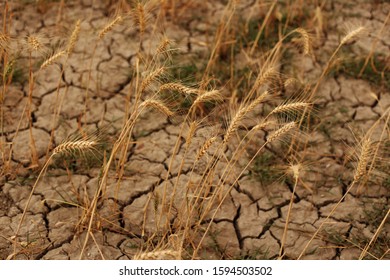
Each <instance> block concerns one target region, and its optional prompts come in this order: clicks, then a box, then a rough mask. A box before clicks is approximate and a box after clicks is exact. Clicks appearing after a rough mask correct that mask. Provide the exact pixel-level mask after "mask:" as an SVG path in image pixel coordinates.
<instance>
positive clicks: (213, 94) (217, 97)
mask: <svg viewBox="0 0 390 280" xmlns="http://www.w3.org/2000/svg"><path fill="white" fill-rule="evenodd" d="M221 100H222V95H221V92H220V91H219V90H212V91H206V92H204V93H202V94H200V95H199V96H198V97H197V98H196V99H195V101H194V103H193V104H192V106H191V108H196V106H197V105H199V104H200V103H203V102H208V101H221Z"/></svg>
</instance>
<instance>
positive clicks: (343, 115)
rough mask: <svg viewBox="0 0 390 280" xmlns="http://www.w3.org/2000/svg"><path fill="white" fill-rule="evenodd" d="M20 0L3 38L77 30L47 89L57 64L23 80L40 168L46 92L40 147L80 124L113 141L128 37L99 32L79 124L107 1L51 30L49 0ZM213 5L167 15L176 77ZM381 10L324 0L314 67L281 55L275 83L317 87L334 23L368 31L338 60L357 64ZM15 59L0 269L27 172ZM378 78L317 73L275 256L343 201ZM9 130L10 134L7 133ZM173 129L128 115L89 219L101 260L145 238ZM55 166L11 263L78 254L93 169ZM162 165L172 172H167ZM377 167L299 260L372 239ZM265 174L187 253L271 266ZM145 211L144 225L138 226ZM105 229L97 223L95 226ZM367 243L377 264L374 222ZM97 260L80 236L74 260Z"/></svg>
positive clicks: (152, 117)
mask: <svg viewBox="0 0 390 280" xmlns="http://www.w3.org/2000/svg"><path fill="white" fill-rule="evenodd" d="M25 2H27V1H11V2H10V8H11V11H12V12H13V21H12V24H11V26H10V28H11V30H10V33H11V35H12V36H15V37H21V36H24V35H27V34H33V33H36V32H42V33H45V34H47V35H49V36H53V37H52V39H51V41H50V42H49V43H50V44H51V45H55V44H56V41H58V42H60V41H61V38H58V34H59V33H60V34H62V33H61V32H63V34H69V32H71V30H72V28H73V26H74V23H75V22H76V20H78V19H81V20H82V24H81V36H80V40H79V41H78V42H77V44H76V46H75V50H74V53H73V54H72V55H71V56H70V58H69V60H68V62H67V63H68V67H67V68H66V71H65V73H64V74H63V77H62V79H61V81H60V83H59V81H58V77H59V73H60V69H59V67H58V65H57V66H51V67H48V68H46V69H43V70H41V71H40V72H39V74H38V75H37V76H36V86H35V88H34V92H33V97H32V98H33V100H32V112H33V129H32V134H33V136H34V139H35V146H36V151H37V155H38V157H39V159H40V163H41V164H43V163H44V161H45V159H46V156H45V155H46V152H47V149H48V145H49V141H50V133H51V128H52V125H53V123H52V120H53V113H54V109H55V106H54V105H53V104H55V102H56V98H57V87H58V86H59V87H60V89H59V93H60V96H61V98H64V102H63V105H62V108H61V113H60V120H59V122H58V123H57V124H55V125H56V130H55V135H54V142H55V143H56V144H57V145H58V144H60V143H61V141H63V139H65V138H66V137H67V135H69V133H71V132H72V131H75V130H76V129H77V127H78V124H79V123H80V122H82V123H83V124H84V127H89V128H91V129H94V128H96V127H97V126H101V125H104V124H107V123H109V124H110V129H109V135H111V136H112V135H115V133H117V132H118V131H117V130H118V129H119V128H120V127H121V125H122V123H121V121H122V118H123V116H124V114H125V113H126V112H125V110H126V108H125V107H124V106H123V105H124V104H125V103H126V98H127V94H128V89H129V84H130V81H131V71H132V70H131V69H132V68H133V67H134V63H135V62H134V61H135V55H136V52H137V49H138V43H137V42H138V38H137V34H136V32H135V31H134V29H133V28H131V26H130V23H129V24H127V23H123V24H120V25H118V26H116V27H115V28H113V29H112V30H111V31H110V33H109V34H108V35H107V36H106V37H105V38H104V40H102V41H101V43H100V44H99V45H98V47H97V48H96V51H95V57H94V60H93V62H92V69H93V75H92V78H91V81H90V85H91V86H90V90H89V93H88V94H89V99H88V107H87V114H86V117H85V118H84V119H83V120H80V116H82V115H83V112H84V110H85V102H84V101H85V91H86V90H85V89H86V85H87V83H88V68H89V65H88V63H89V62H90V60H89V58H90V56H91V53H92V46H93V44H94V42H95V38H96V34H97V32H98V31H99V30H100V29H101V28H102V27H103V26H105V25H106V24H107V22H109V21H110V19H111V18H110V17H109V16H108V15H110V14H112V12H113V11H112V10H108V9H107V6H106V3H105V2H107V1H89V0H81V1H66V2H67V3H66V5H65V7H64V9H63V11H62V17H61V19H60V21H59V24H58V3H54V2H53V3H50V2H49V4H47V5H41V6H40V5H37V4H34V3H33V4H26V3H25ZM195 2H197V1H195ZM199 2H203V1H199ZM209 2H210V3H211V1H209ZM223 2H224V1H213V4H204V5H200V4H199V5H198V6H197V5H195V7H199V10H197V9H196V8H194V9H193V13H192V14H188V13H184V14H183V13H179V14H178V16H177V18H175V19H168V20H167V22H166V35H167V36H168V37H169V38H170V39H172V40H174V41H175V46H176V47H177V48H178V49H179V50H178V51H177V53H176V54H175V55H174V61H179V62H180V65H181V66H182V67H183V68H184V69H186V70H188V71H189V72H191V71H192V72H191V73H189V74H188V75H194V72H193V71H194V70H193V68H191V67H194V65H197V64H199V63H202V59H203V60H205V59H207V54H208V53H209V45H210V44H211V42H212V34H213V33H214V32H215V30H216V26H217V22H218V15H219V14H220V13H222V10H223V8H224V5H223ZM298 2H299V1H298ZM301 2H302V1H301ZM256 3H257V1H240V4H239V8H238V11H237V14H240V15H242V16H243V17H252V18H253V20H256V18H257V17H260V18H262V17H263V13H262V12H260V11H261V7H259V6H258V5H257V4H256ZM355 3H356V4H355ZM200 7H202V9H200ZM1 10H3V7H1ZM178 11H180V10H179V9H178ZM309 12H310V11H309ZM389 12H390V4H389V3H386V1H341V0H340V1H337V0H329V1H326V4H325V6H324V8H323V17H324V24H325V25H326V28H324V32H320V34H319V35H320V38H319V39H318V42H317V46H316V48H315V50H314V54H315V58H314V57H303V56H292V57H291V60H290V64H289V65H287V64H286V65H283V66H282V67H281V69H280V71H281V72H283V73H284V74H286V75H294V76H296V77H298V78H299V79H301V80H302V81H303V82H311V81H314V80H315V79H316V78H318V76H319V75H320V72H321V69H322V67H323V66H324V63H326V61H327V59H328V58H329V56H330V54H331V53H332V51H333V50H334V48H335V47H336V46H337V45H338V43H339V40H340V38H341V37H342V34H343V29H342V27H343V23H345V22H356V21H357V22H360V23H362V24H363V25H365V26H366V27H367V28H368V30H370V32H368V34H365V35H364V36H363V37H362V38H361V39H359V40H356V42H355V43H354V44H349V45H347V46H346V48H345V49H344V50H343V51H344V54H345V55H348V58H349V59H357V58H359V59H362V58H365V57H366V56H367V54H368V52H369V51H370V49H371V45H372V43H373V42H374V41H375V40H376V39H375V38H377V32H379V30H381V28H382V26H383V24H384V22H385V20H386V17H387V15H388V13H389ZM259 22H261V21H259ZM388 25H389V24H387V27H386V28H385V30H384V33H383V34H382V36H381V38H380V40H378V41H377V43H376V48H375V51H376V54H377V55H378V56H382V57H385V58H387V63H389V51H390V33H389V28H388ZM64 27H65V29H66V32H67V33H66V32H65V31H64ZM303 27H305V26H303ZM54 36H55V37H54ZM66 36H67V35H66ZM64 37H65V35H64ZM158 40H159V38H154V37H148V34H146V35H145V39H144V42H143V44H144V48H145V49H148V48H149V47H150V46H154V45H157V44H158ZM22 56H23V54H22ZM39 59H40V58H39V55H37V59H36V62H37V63H40V62H41V61H42V60H39ZM243 60H244V59H243V57H241V56H239V55H238V56H237V65H239V63H243ZM20 61H21V62H20V67H21V68H20V70H21V71H20V73H18V76H17V78H18V80H17V82H14V83H12V85H11V86H10V88H9V90H8V93H7V95H6V96H5V123H4V124H5V136H6V140H7V142H12V143H13V145H12V149H13V156H12V170H13V172H12V173H10V174H7V175H6V176H5V177H3V178H1V180H0V258H1V259H4V258H7V257H8V256H9V255H10V254H12V252H13V248H12V243H11V239H10V238H11V237H12V236H13V235H14V234H15V229H16V227H17V224H18V222H19V219H20V217H21V215H22V212H23V208H24V205H25V203H26V199H27V197H28V195H29V192H30V191H31V186H32V185H33V183H34V182H35V179H36V178H37V174H38V171H39V169H38V170H36V169H34V168H33V167H31V149H30V146H29V139H30V135H29V133H30V132H29V129H28V122H27V119H26V118H25V117H23V111H24V109H25V106H26V104H27V102H28V70H25V69H27V67H28V66H27V65H28V59H27V57H25V58H24V59H21V60H20ZM23 63H24V64H23ZM352 70H355V69H352ZM359 70H360V69H359ZM355 72H356V71H355ZM181 73H182V74H181V75H182V76H181V78H182V79H184V80H186V79H190V78H191V77H186V76H184V75H187V74H186V73H185V72H181ZM373 75H374V74H373ZM386 75H387V80H384V82H383V79H380V78H377V77H378V75H376V76H375V77H376V78H373V79H370V77H365V76H363V77H362V78H357V77H356V76H357V75H354V74H350V73H348V71H342V69H341V70H340V71H338V72H337V71H336V72H335V73H331V74H330V75H329V76H328V77H327V78H326V79H325V81H324V83H323V84H322V85H321V87H320V88H319V91H318V94H317V99H316V118H317V119H318V120H320V121H317V122H316V123H315V126H316V128H317V129H316V130H315V131H316V132H315V133H314V134H313V135H311V136H310V142H309V147H308V149H307V153H308V159H309V161H308V169H309V170H310V172H307V176H304V177H303V178H304V183H305V184H306V186H307V187H309V188H310V189H311V191H310V190H309V189H308V188H304V187H302V186H300V187H298V189H297V193H296V195H295V199H294V203H293V207H292V211H291V217H290V224H289V230H288V234H287V239H286V244H285V250H284V258H288V259H295V258H297V257H298V255H299V253H300V252H301V251H302V249H303V247H304V245H305V244H306V242H307V241H308V240H309V239H310V237H311V236H312V234H313V232H314V231H315V230H316V229H317V228H318V226H319V224H321V222H322V221H323V220H324V218H325V217H326V215H327V214H328V213H329V211H331V209H332V207H333V206H334V205H335V203H337V201H338V200H339V199H340V198H341V197H342V195H343V194H344V193H345V191H346V188H347V187H348V185H349V184H350V182H351V180H352V178H353V174H354V173H353V172H354V167H355V165H354V163H353V162H352V163H351V162H349V163H346V162H345V158H346V157H347V155H348V149H349V147H353V146H354V145H355V144H356V142H357V139H359V137H361V136H362V134H363V132H364V131H367V130H368V129H369V128H370V127H371V126H372V124H373V123H374V122H375V121H376V120H378V118H380V117H381V116H382V114H383V112H384V111H385V110H386V109H388V108H389V106H390V94H389V89H390V88H389V82H388V81H389V80H388V77H389V76H388V73H387V74H386ZM18 127H19V131H18V133H16V131H17V128H18ZM209 130H210V129H209V128H206V129H204V131H202V130H201V131H199V132H198V133H197V135H196V137H195V138H194V141H195V142H197V143H202V142H203V141H204V140H205V138H206V137H208V135H209V134H210V131H209ZM352 131H353V132H355V133H356V136H354V134H353V133H352ZM178 133H179V128H178V126H177V125H176V124H175V122H174V121H173V120H171V119H167V118H165V117H164V116H162V115H161V114H160V113H158V112H153V111H151V112H148V113H147V114H145V115H143V116H142V117H141V119H140V121H139V123H138V124H137V126H136V128H135V131H134V134H133V139H132V141H133V144H132V145H133V146H132V147H131V150H130V153H129V156H128V162H127V163H126V166H125V170H124V176H123V180H122V183H121V185H120V187H118V186H117V185H116V181H115V178H113V177H110V180H111V181H109V182H108V186H107V190H106V197H105V199H104V200H102V201H101V202H100V203H99V213H100V215H101V216H102V217H104V218H106V220H102V224H101V227H100V230H99V231H96V233H95V238H96V241H97V243H98V244H100V247H99V250H101V253H102V254H103V256H104V257H105V258H106V259H131V258H133V256H134V254H135V253H136V252H137V251H138V249H139V248H140V244H142V243H143V242H144V241H143V239H142V238H141V236H142V235H143V234H145V232H146V234H147V233H148V232H153V231H154V229H155V228H154V227H155V223H154V218H153V211H154V209H153V205H152V203H150V199H151V197H152V196H151V194H152V193H154V194H155V193H158V191H159V189H161V190H162V188H163V187H164V186H163V180H164V179H165V176H166V172H167V167H168V164H169V159H170V155H171V153H172V148H173V146H174V141H176V138H177V135H178ZM263 137H264V136H263ZM356 138H357V139H356ZM108 141H109V140H108ZM278 145H279V144H275V145H272V147H270V148H269V149H268V150H267V155H268V157H269V159H270V160H272V159H274V158H277V157H279V156H280V152H278ZM194 147H195V146H194ZM181 152H183V151H181ZM193 152H194V153H195V152H196V149H195V148H194V149H193ZM189 159H191V158H190V157H189ZM61 160H63V159H60V160H57V161H56V162H55V164H53V165H52V166H50V168H49V169H48V171H47V173H46V175H45V176H44V177H43V179H42V181H41V182H40V183H39V185H38V187H37V189H36V191H35V193H34V195H33V197H32V201H31V204H30V205H31V206H30V207H29V211H28V213H27V217H26V222H25V223H24V225H23V227H22V230H21V232H20V236H21V242H20V244H19V245H18V249H19V250H20V253H19V254H18V255H17V256H16V258H18V259H77V258H78V257H79V254H80V250H81V247H82V241H83V238H84V235H85V233H83V232H82V231H80V229H79V228H78V227H77V224H78V222H79V220H80V217H81V214H82V213H81V212H82V209H81V208H80V207H76V206H75V205H84V204H85V203H86V201H85V200H86V199H92V196H93V194H94V191H95V189H96V187H97V184H98V175H99V172H100V169H99V165H97V164H95V163H94V161H93V160H91V162H92V163H90V164H89V165H88V166H83V167H80V166H78V164H79V163H80V162H77V161H76V162H72V161H71V162H70V163H69V162H68V164H67V165H65V166H67V167H68V169H65V168H64V164H63V162H62V161H61ZM261 160H263V161H264V162H263V163H266V162H267V158H262V159H260V162H261ZM80 161H81V160H80ZM192 163H193V162H191V161H190V160H189V161H186V163H185V166H184V167H183V174H182V176H180V180H183V182H186V181H187V180H188V178H189V176H190V175H189V173H190V168H191V166H192ZM387 163H388V162H387ZM174 164H176V166H177V165H179V164H180V163H179V162H175V163H174ZM72 168H73V169H72ZM265 169H266V171H264V170H265ZM173 170H175V168H174V169H173ZM388 171H389V170H388V169H387V170H386V169H385V170H381V174H382V175H383V174H384V176H387V181H386V180H385V181H384V182H385V183H378V182H383V181H380V180H376V179H375V176H374V177H373V178H372V179H371V180H370V181H369V182H368V183H367V184H366V185H365V186H364V189H362V190H360V193H357V190H354V191H352V192H351V193H350V194H348V195H347V197H346V198H345V200H343V201H342V202H341V204H340V206H339V207H338V209H337V211H336V213H335V214H334V215H332V217H331V218H330V220H329V221H328V222H327V224H326V226H325V227H324V230H322V231H321V232H320V234H319V236H318V237H317V238H315V240H314V241H313V242H312V244H311V245H310V247H309V248H308V250H307V251H306V253H305V255H304V257H303V258H304V259H357V258H358V257H359V256H360V253H361V251H362V248H363V247H364V246H365V245H366V244H367V243H368V242H369V240H370V239H371V238H372V236H373V234H374V233H375V231H376V229H377V228H378V226H379V223H380V222H381V221H382V219H383V217H384V215H385V214H386V212H387V210H388V208H389V199H390V181H389V180H390V177H389V173H386V172H388ZM265 172H269V173H265ZM378 172H379V171H378ZM113 176H114V175H113ZM176 176H177V174H172V176H171V178H170V181H171V182H174V180H175V178H176ZM272 176H274V175H273V174H272V170H271V169H269V168H268V169H267V168H263V167H261V168H260V169H259V168H258V169H256V166H254V167H252V168H250V169H249V170H248V171H247V172H246V173H245V174H244V175H243V176H242V177H241V178H240V180H239V181H238V182H237V184H235V186H234V188H233V189H232V190H231V191H230V195H229V197H228V199H227V200H226V201H225V203H224V205H223V206H222V209H221V211H220V212H219V213H218V214H217V216H216V217H215V220H214V222H213V225H212V228H211V232H210V235H209V237H208V238H207V240H206V241H205V244H207V246H205V248H204V249H203V251H202V252H201V253H200V258H203V259H210V258H257V259H258V258H270V259H273V258H276V257H277V256H278V254H279V249H280V244H281V237H282V234H283V229H284V225H285V221H286V213H287V210H288V205H289V202H290V197H291V192H292V185H291V182H289V181H288V180H286V181H278V180H274V179H275V178H271V180H270V179H269V177H272ZM378 176H379V175H378ZM197 178H198V177H197V175H196V170H195V175H192V176H191V180H193V183H196V180H197ZM271 181H272V182H271ZM172 185H173V184H169V185H168V187H169V188H172ZM175 199H178V200H179V199H180V197H179V196H176V197H175ZM65 202H66V203H65ZM145 211H146V212H147V213H148V215H147V217H148V218H146V223H145V227H144V228H143V227H142V224H143V221H144V216H145V215H144V213H145ZM107 220H108V221H111V223H108V222H105V221H107ZM378 240H379V241H378V242H376V245H375V246H374V247H373V248H371V249H370V251H369V254H368V255H367V257H368V258H384V259H389V258H390V253H389V251H388V250H389V248H390V244H389V241H390V225H389V223H388V222H387V223H386V224H385V226H384V228H383V229H382V231H381V235H380V237H379V239H378ZM99 250H98V248H97V246H95V244H94V242H93V240H90V242H89V244H88V245H87V248H86V254H85V255H84V256H85V258H88V259H99V258H101V253H100V252H99ZM386 251H387V252H386Z"/></svg>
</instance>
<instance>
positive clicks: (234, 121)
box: [223, 107, 247, 144]
mask: <svg viewBox="0 0 390 280" xmlns="http://www.w3.org/2000/svg"><path fill="white" fill-rule="evenodd" d="M246 113H247V108H246V107H241V108H240V109H239V110H238V111H237V113H236V114H235V115H234V117H233V119H232V120H231V122H230V124H229V127H228V129H227V130H226V133H225V135H224V137H223V143H224V144H226V143H227V142H228V141H229V139H230V137H231V136H232V135H233V133H234V132H235V131H236V130H237V128H238V126H239V124H240V122H241V121H242V120H243V119H244V117H245V114H246Z"/></svg>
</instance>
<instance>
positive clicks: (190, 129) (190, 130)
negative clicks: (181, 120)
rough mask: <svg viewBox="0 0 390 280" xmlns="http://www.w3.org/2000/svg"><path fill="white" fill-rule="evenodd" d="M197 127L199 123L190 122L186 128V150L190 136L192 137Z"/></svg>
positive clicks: (189, 142)
mask: <svg viewBox="0 0 390 280" xmlns="http://www.w3.org/2000/svg"><path fill="white" fill-rule="evenodd" d="M198 126H199V122H197V121H192V122H191V123H190V125H189V127H188V132H187V137H186V147H187V148H188V147H189V146H190V144H191V141H192V136H194V134H195V131H196V129H197V128H198Z"/></svg>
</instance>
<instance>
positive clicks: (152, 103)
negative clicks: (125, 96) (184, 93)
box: [140, 99, 173, 117]
mask: <svg viewBox="0 0 390 280" xmlns="http://www.w3.org/2000/svg"><path fill="white" fill-rule="evenodd" d="M140 107H152V108H155V109H157V110H159V111H160V112H162V113H163V114H165V115H166V116H168V117H170V116H172V115H173V112H172V111H171V110H170V109H169V108H168V107H167V106H165V105H164V104H163V103H162V102H161V101H159V100H154V99H148V100H145V101H144V102H142V103H141V105H140Z"/></svg>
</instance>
